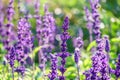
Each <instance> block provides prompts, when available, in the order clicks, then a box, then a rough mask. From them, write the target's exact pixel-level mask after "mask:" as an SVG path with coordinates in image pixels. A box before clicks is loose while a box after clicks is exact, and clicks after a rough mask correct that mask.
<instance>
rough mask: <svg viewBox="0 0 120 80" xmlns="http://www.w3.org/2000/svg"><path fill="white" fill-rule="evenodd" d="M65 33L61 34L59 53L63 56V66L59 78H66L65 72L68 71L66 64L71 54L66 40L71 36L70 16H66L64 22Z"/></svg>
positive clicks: (63, 79) (60, 79)
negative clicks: (69, 31) (69, 30)
mask: <svg viewBox="0 0 120 80" xmlns="http://www.w3.org/2000/svg"><path fill="white" fill-rule="evenodd" d="M62 28H63V33H62V35H61V41H62V43H61V51H62V52H61V53H60V54H58V56H60V57H61V58H62V60H61V66H60V67H59V70H60V72H61V74H62V75H61V76H59V80H65V77H64V73H65V71H66V68H65V64H66V58H67V57H68V56H69V55H70V54H69V53H68V52H67V44H66V41H67V40H68V39H69V38H70V35H69V34H68V32H67V30H68V29H69V19H68V17H65V19H64V23H63V26H62Z"/></svg>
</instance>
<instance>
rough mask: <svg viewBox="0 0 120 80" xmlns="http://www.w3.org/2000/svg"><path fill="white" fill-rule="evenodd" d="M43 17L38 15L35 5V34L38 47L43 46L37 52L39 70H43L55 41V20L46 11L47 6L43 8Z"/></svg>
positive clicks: (37, 8)
mask: <svg viewBox="0 0 120 80" xmlns="http://www.w3.org/2000/svg"><path fill="white" fill-rule="evenodd" d="M44 12H45V15H44V16H40V15H39V3H36V4H35V18H36V32H37V35H36V36H37V39H38V43H39V46H44V47H42V49H41V50H40V51H39V63H40V68H41V69H43V68H45V62H46V59H47V58H48V53H50V52H51V51H52V49H53V47H54V46H53V44H54V40H55V30H56V26H55V19H54V18H53V15H52V14H51V13H50V12H49V11H48V7H47V5H45V7H44Z"/></svg>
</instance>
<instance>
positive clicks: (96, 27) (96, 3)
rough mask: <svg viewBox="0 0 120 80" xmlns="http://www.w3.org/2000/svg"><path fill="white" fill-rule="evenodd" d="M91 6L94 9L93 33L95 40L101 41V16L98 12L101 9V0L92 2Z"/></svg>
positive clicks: (92, 0) (91, 0)
mask: <svg viewBox="0 0 120 80" xmlns="http://www.w3.org/2000/svg"><path fill="white" fill-rule="evenodd" d="M90 5H91V9H92V19H93V33H94V35H95V39H99V38H100V37H101V32H100V23H101V22H100V15H99V12H98V8H99V0H90Z"/></svg>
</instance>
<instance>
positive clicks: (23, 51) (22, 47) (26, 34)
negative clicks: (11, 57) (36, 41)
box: [15, 18, 33, 74]
mask: <svg viewBox="0 0 120 80" xmlns="http://www.w3.org/2000/svg"><path fill="white" fill-rule="evenodd" d="M30 28H31V26H30V24H29V22H28V21H27V19H26V18H21V19H20V20H19V21H18V26H17V29H18V30H17V35H18V36H17V37H18V39H17V43H16V44H15V50H16V60H17V61H18V62H19V63H20V66H22V68H20V69H21V70H20V71H21V72H20V73H21V74H23V72H24V71H25V64H26V61H25V60H26V59H27V57H28V53H30V52H31V51H32V49H33V39H32V32H31V30H30ZM22 69H23V70H22Z"/></svg>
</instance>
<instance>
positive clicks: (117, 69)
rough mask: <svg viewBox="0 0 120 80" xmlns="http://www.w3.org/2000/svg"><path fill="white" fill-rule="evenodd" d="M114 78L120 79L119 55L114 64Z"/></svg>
mask: <svg viewBox="0 0 120 80" xmlns="http://www.w3.org/2000/svg"><path fill="white" fill-rule="evenodd" d="M115 76H116V78H117V79H118V78H119V77H120V54H119V55H118V59H117V63H116V69H115Z"/></svg>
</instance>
